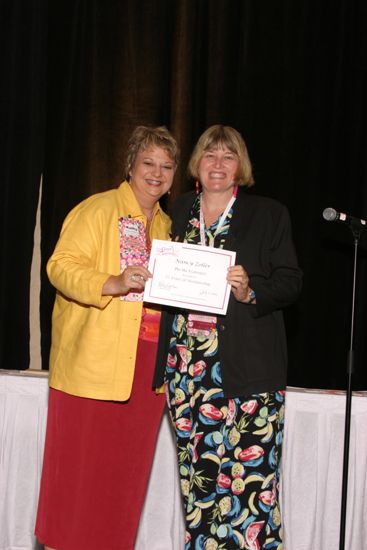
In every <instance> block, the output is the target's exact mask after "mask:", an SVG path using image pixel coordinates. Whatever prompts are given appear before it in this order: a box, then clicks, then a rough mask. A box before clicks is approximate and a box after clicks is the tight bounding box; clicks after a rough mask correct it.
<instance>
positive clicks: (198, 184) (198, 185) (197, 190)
mask: <svg viewBox="0 0 367 550" xmlns="http://www.w3.org/2000/svg"><path fill="white" fill-rule="evenodd" d="M195 193H196V194H197V195H198V194H199V193H200V183H199V182H198V180H196V182H195Z"/></svg>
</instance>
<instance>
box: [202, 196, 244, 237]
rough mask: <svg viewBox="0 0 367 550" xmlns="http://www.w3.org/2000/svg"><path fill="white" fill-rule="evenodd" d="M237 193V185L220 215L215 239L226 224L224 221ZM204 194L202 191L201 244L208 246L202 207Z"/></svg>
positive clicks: (214, 235)
mask: <svg viewBox="0 0 367 550" xmlns="http://www.w3.org/2000/svg"><path fill="white" fill-rule="evenodd" d="M236 195H237V185H236V186H235V188H234V189H233V195H232V197H231V198H230V199H229V201H228V204H227V206H226V208H225V210H224V212H223V214H222V215H221V217H220V220H219V222H218V225H217V228H216V230H215V232H214V234H213V240H214V239H215V237H216V236H217V234H218V233H219V231H220V229H221V227H222V225H223V224H224V222H225V220H226V217H227V216H228V212H229V211H230V209H231V208H232V206H233V203H234V201H235V200H236ZM202 196H203V194H202V193H200V244H201V246H206V239H205V222H204V214H203V209H202V207H201V200H202Z"/></svg>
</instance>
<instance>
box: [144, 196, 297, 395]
mask: <svg viewBox="0 0 367 550" xmlns="http://www.w3.org/2000/svg"><path fill="white" fill-rule="evenodd" d="M194 198H195V194H194V193H193V192H190V193H187V194H185V195H183V196H181V197H179V199H178V200H177V201H176V202H175V204H174V205H173V211H172V213H173V216H172V218H173V224H172V239H173V240H180V241H182V240H183V238H184V235H185V231H186V227H187V223H188V220H189V214H190V210H191V206H192V204H193V201H194ZM224 248H226V249H227V250H234V251H236V253H237V254H236V264H237V265H238V264H240V265H243V266H244V267H245V269H246V270H247V272H248V274H249V277H250V286H251V288H253V289H254V290H255V292H256V305H253V304H243V303H241V302H238V301H237V300H236V299H235V298H234V296H233V294H232V293H231V296H230V299H229V304H228V310H227V314H226V315H223V316H218V339H219V355H220V362H221V372H222V379H223V389H224V393H225V396H227V397H241V396H248V395H251V394H254V393H261V392H267V391H274V390H277V389H283V388H285V386H286V374H287V345H286V335H285V329H284V322H283V314H282V311H281V310H282V309H283V308H284V307H286V306H288V305H289V304H291V303H292V302H294V301H295V300H296V298H297V296H298V294H299V292H300V289H301V284H302V272H301V270H300V269H299V267H298V264H297V258H296V253H295V250H294V245H293V241H292V234H291V224H290V219H289V215H288V211H287V209H286V207H285V206H283V205H282V204H280V203H279V202H277V201H275V200H273V199H270V198H265V197H260V196H257V195H251V194H248V193H246V190H245V189H244V188H241V187H240V188H239V189H238V194H237V200H236V202H235V203H234V206H233V218H232V220H231V225H230V230H229V233H228V235H227V237H226V241H225V244H224ZM174 314H175V311H174V310H172V309H169V308H167V309H166V310H164V311H163V313H162V318H161V330H160V335H159V345H158V353H157V361H156V370H155V374H154V380H153V386H154V387H158V386H160V385H161V384H162V383H163V377H164V370H165V365H166V361H167V354H168V347H169V340H170V336H171V327H172V321H173V317H174Z"/></svg>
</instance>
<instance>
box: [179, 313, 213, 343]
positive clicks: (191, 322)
mask: <svg viewBox="0 0 367 550" xmlns="http://www.w3.org/2000/svg"><path fill="white" fill-rule="evenodd" d="M216 328H217V317H216V315H197V314H195V313H189V316H188V319H187V323H186V331H187V335H188V336H195V337H196V338H197V337H204V338H209V337H210V336H213V335H214V333H215V331H216Z"/></svg>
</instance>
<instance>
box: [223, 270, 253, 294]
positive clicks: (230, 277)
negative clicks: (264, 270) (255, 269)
mask: <svg viewBox="0 0 367 550" xmlns="http://www.w3.org/2000/svg"><path fill="white" fill-rule="evenodd" d="M227 281H228V283H229V284H230V285H231V287H232V292H233V295H234V297H235V298H236V300H237V301H238V302H245V303H246V301H247V299H248V295H249V292H250V288H249V276H248V273H247V271H246V269H245V268H244V267H243V266H242V265H234V266H232V267H229V268H228V274H227Z"/></svg>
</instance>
